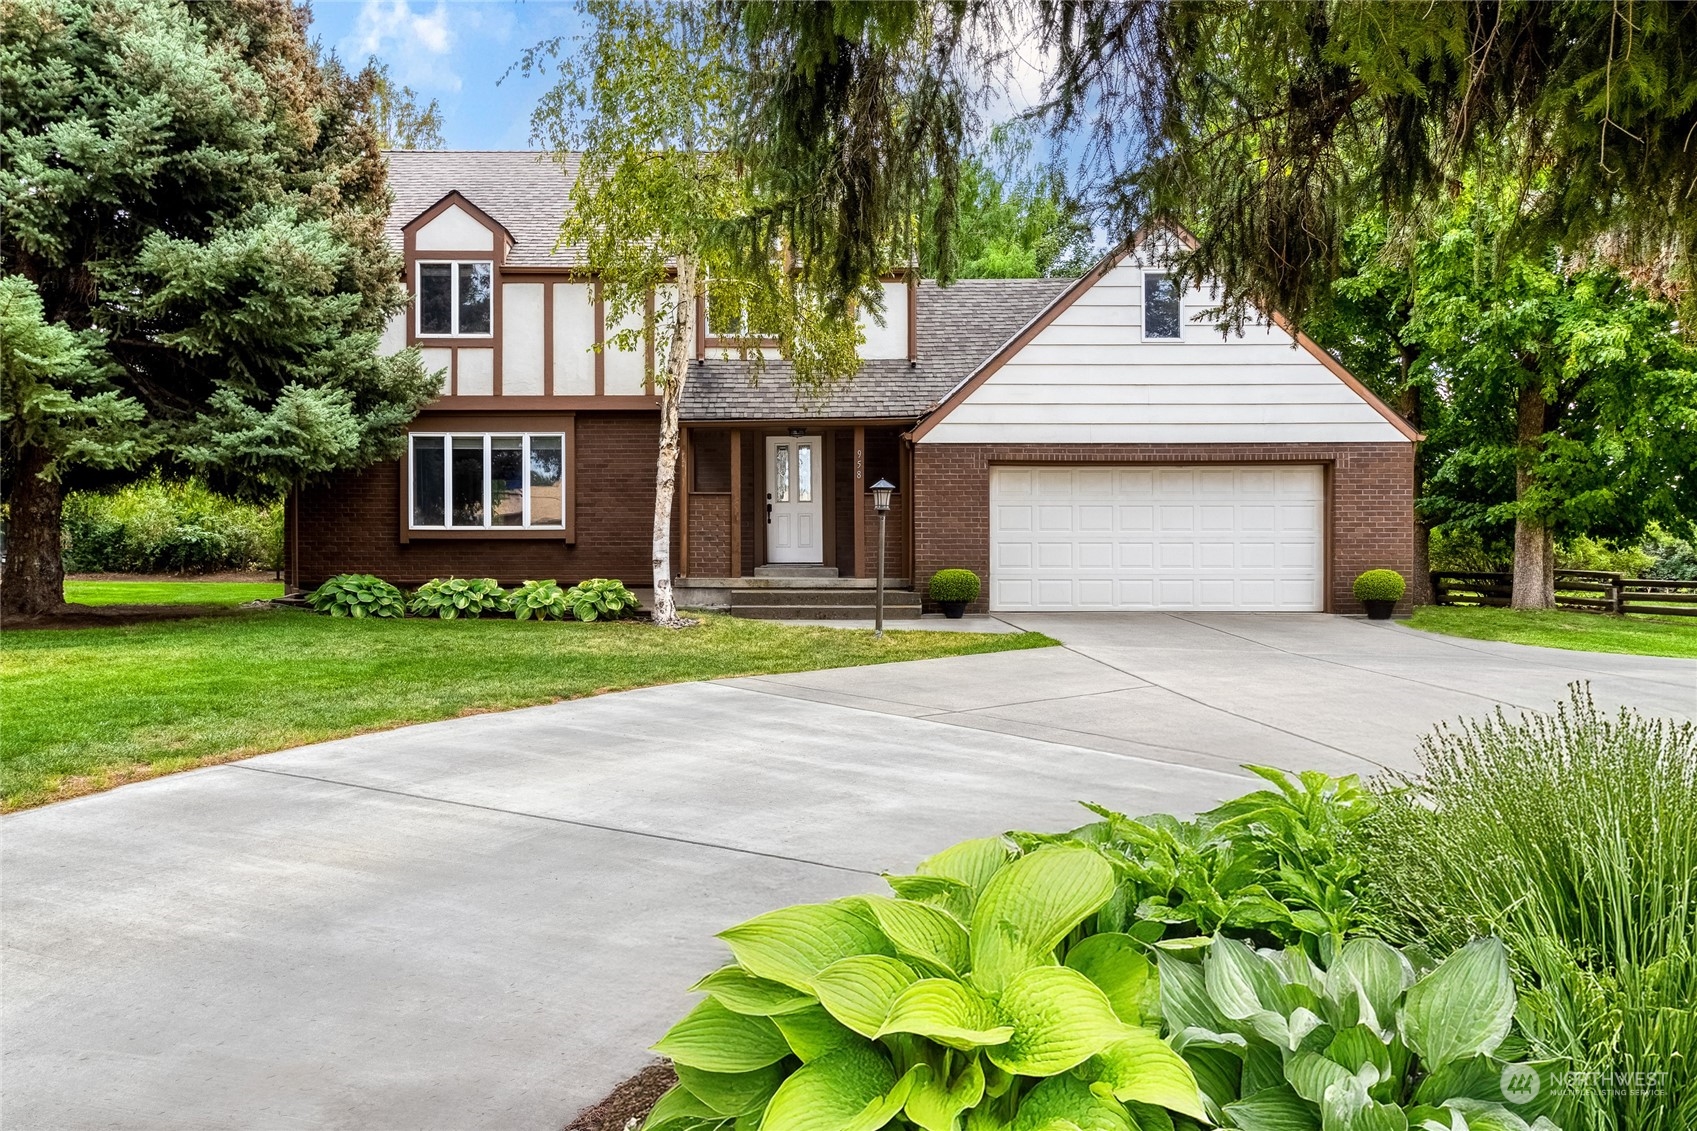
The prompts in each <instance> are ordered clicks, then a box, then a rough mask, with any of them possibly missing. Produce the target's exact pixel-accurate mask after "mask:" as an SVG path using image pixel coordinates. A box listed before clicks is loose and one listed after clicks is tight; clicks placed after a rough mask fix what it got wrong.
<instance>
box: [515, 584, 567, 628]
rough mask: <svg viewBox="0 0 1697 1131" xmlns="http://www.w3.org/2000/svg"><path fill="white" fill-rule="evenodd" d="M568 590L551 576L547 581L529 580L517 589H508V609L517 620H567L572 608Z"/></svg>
mask: <svg viewBox="0 0 1697 1131" xmlns="http://www.w3.org/2000/svg"><path fill="white" fill-rule="evenodd" d="M570 608H571V605H570V602H568V601H567V600H566V591H565V590H564V589H561V588H560V586H559V583H558V582H556V581H554V580H553V579H552V578H550V579H549V580H547V581H527V582H525V583H524V584H523V585H520V586H519V587H518V588H517V589H510V590H508V591H507V604H506V609H507V611H508V612H509V613H512V614H513V617H514V618H515V619H517V620H529V619H530V618H531V617H535V618H536V619H537V620H547V619H548V618H549V617H553V618H554V619H555V620H565V619H566V613H567V612H568V611H569V610H570Z"/></svg>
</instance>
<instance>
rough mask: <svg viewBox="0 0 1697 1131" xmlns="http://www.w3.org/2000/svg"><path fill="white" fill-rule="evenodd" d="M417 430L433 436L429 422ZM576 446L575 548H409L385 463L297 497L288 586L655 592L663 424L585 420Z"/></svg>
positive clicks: (492, 544)
mask: <svg viewBox="0 0 1697 1131" xmlns="http://www.w3.org/2000/svg"><path fill="white" fill-rule="evenodd" d="M414 427H415V428H417V429H418V430H420V431H423V430H427V429H428V428H429V427H431V424H430V420H429V417H428V416H425V417H421V418H420V420H419V421H418V422H417V423H416V424H415V425H414ZM575 436H576V447H577V452H576V459H575V461H574V463H575V466H574V469H573V470H574V472H575V475H574V476H573V477H572V478H571V480H570V481H569V486H570V489H571V490H572V491H573V492H575V495H576V500H577V532H576V533H577V537H576V539H575V541H573V542H571V543H567V542H566V541H564V540H563V539H551V538H550V539H535V538H526V539H516V538H502V537H500V536H498V535H491V536H490V537H488V538H466V539H437V538H431V537H429V536H428V535H420V534H418V533H417V532H414V533H413V535H412V539H411V541H409V542H407V543H404V544H403V543H402V542H401V540H400V506H401V498H400V490H401V476H400V469H399V466H398V464H397V463H384V464H379V465H377V466H376V467H372V468H368V469H366V470H365V471H363V472H360V473H358V474H355V475H350V476H346V477H343V478H341V479H339V480H337V481H336V482H335V483H333V484H331V485H328V486H322V487H317V488H313V489H309V490H304V491H302V492H301V493H300V494H299V496H298V498H297V500H296V505H295V506H294V507H292V508H291V511H292V513H291V514H290V515H289V516H288V522H287V525H286V526H285V533H284V538H285V552H286V554H287V556H288V559H289V568H288V577H289V581H290V583H291V584H293V585H297V586H299V587H301V588H304V589H308V590H310V589H313V588H314V587H316V586H317V585H318V584H319V583H321V582H323V581H324V580H325V579H326V578H329V577H334V576H335V575H336V574H339V573H372V574H376V575H377V576H378V577H381V578H383V579H384V580H386V581H391V582H394V583H395V584H396V585H400V586H404V587H407V586H415V585H418V584H420V583H422V582H425V581H429V580H430V579H431V578H433V577H449V576H455V577H494V578H495V579H496V580H497V581H499V582H500V583H501V584H503V585H514V584H517V583H519V582H521V581H525V580H528V579H531V578H549V577H551V578H554V579H555V580H557V581H559V582H560V583H561V584H562V585H570V584H573V583H574V582H577V581H580V580H582V579H583V578H586V577H617V578H621V579H622V580H624V581H625V582H626V584H629V585H633V586H646V585H648V584H649V582H650V580H651V578H652V575H653V571H652V569H651V566H650V555H649V550H650V546H649V537H650V532H651V530H652V524H653V519H654V453H655V450H656V448H657V446H658V445H659V442H660V431H659V420H658V418H657V417H656V416H655V414H653V413H651V412H648V413H636V412H617V413H615V412H607V413H580V414H578V417H577V422H576V430H575ZM674 513H675V512H674ZM675 546H676V535H675V533H674V552H675Z"/></svg>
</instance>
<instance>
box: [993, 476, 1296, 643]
mask: <svg viewBox="0 0 1697 1131" xmlns="http://www.w3.org/2000/svg"><path fill="white" fill-rule="evenodd" d="M1324 513H1325V475H1324V472H1323V469H1322V468H1321V467H1320V466H1318V465H1289V466H1267V465H1264V464H1263V465H1235V466H1233V465H1219V466H1207V465H1198V466H1170V467H1148V466H1114V465H1101V464H1094V465H1080V466H999V467H992V468H991V474H990V608H991V609H992V610H993V611H1006V612H1039V611H1040V612H1053V611H1062V610H1068V609H1089V610H1094V609H1126V610H1132V609H1147V610H1174V611H1176V610H1210V611H1225V610H1235V611H1245V612H1249V611H1273V612H1318V611H1320V610H1321V609H1323V608H1324V592H1325V590H1324V585H1325V567H1324V562H1325V553H1324V545H1323V538H1324V530H1325V526H1324V522H1323V516H1324Z"/></svg>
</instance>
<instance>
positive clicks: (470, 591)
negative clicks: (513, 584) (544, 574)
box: [408, 577, 507, 620]
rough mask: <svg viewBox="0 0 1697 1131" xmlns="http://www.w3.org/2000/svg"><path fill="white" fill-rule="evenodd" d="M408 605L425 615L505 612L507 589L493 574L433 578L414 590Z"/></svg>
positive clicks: (452, 616)
mask: <svg viewBox="0 0 1697 1131" xmlns="http://www.w3.org/2000/svg"><path fill="white" fill-rule="evenodd" d="M408 607H409V608H411V609H412V611H413V612H414V613H416V614H417V615H419V616H423V617H441V618H442V619H443V620H454V619H455V618H457V617H477V616H482V615H483V614H484V613H499V612H505V611H506V608H507V591H506V590H505V589H502V588H501V586H500V585H498V584H497V583H496V581H495V579H494V578H493V577H449V578H441V577H433V578H431V579H430V580H429V581H426V582H425V583H424V584H423V585H420V586H419V587H418V590H417V591H416V592H415V593H413V595H412V600H411V601H410V602H408Z"/></svg>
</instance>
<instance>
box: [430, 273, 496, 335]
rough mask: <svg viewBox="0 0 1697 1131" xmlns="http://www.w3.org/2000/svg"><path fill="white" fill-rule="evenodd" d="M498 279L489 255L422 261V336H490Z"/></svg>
mask: <svg viewBox="0 0 1697 1131" xmlns="http://www.w3.org/2000/svg"><path fill="white" fill-rule="evenodd" d="M494 281H495V272H494V265H493V264H492V263H491V262H490V261H489V260H487V259H484V260H471V261H463V260H462V261H453V262H440V261H438V262H424V263H420V264H419V265H418V334H419V337H421V338H426V337H428V338H457V337H488V336H489V335H490V334H491V333H492V332H493V326H494V309H495V287H494Z"/></svg>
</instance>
